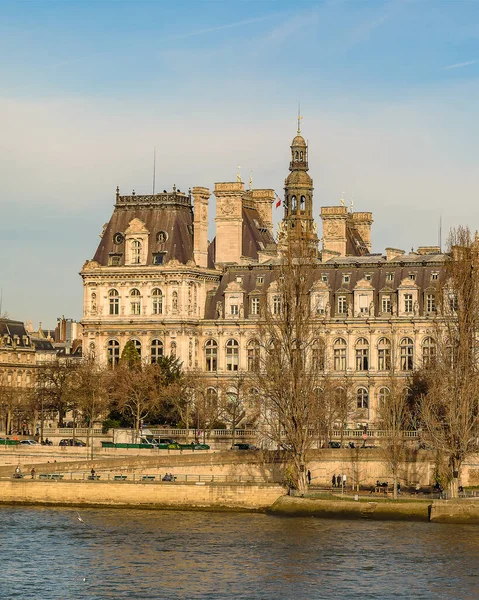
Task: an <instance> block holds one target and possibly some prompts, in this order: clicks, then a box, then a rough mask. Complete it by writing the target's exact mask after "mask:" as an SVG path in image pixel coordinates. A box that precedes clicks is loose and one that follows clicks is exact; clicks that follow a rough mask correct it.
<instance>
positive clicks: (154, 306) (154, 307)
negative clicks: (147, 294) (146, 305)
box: [151, 288, 163, 315]
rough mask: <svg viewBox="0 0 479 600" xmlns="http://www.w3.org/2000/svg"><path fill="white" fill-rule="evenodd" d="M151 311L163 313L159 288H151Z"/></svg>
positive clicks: (156, 313)
mask: <svg viewBox="0 0 479 600" xmlns="http://www.w3.org/2000/svg"><path fill="white" fill-rule="evenodd" d="M151 298H152V300H151V312H152V313H153V314H154V315H162V314H163V292H162V291H161V290H160V289H159V288H155V289H154V290H151Z"/></svg>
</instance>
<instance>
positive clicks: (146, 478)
mask: <svg viewBox="0 0 479 600" xmlns="http://www.w3.org/2000/svg"><path fill="white" fill-rule="evenodd" d="M172 475H173V478H174V479H173V480H171V481H170V480H166V481H163V477H164V476H165V472H164V471H160V470H157V471H148V472H147V473H130V472H128V471H95V475H93V476H92V475H91V473H90V472H68V473H61V472H58V471H56V472H53V473H47V472H41V471H38V472H37V473H36V474H35V477H34V478H32V477H31V475H30V474H29V473H24V474H23V477H22V479H25V480H28V481H48V482H57V481H77V482H78V481H85V482H94V483H105V482H106V483H108V482H110V483H118V482H122V483H123V482H125V483H127V482H129V483H175V482H177V483H277V482H276V481H274V480H273V478H272V477H260V476H255V475H209V474H207V475H196V474H183V473H177V474H175V473H173V474H172ZM1 479H11V477H1Z"/></svg>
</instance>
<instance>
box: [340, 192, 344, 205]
mask: <svg viewBox="0 0 479 600" xmlns="http://www.w3.org/2000/svg"><path fill="white" fill-rule="evenodd" d="M339 205H340V206H344V192H341V199H340V200H339Z"/></svg>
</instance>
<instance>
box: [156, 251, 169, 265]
mask: <svg viewBox="0 0 479 600" xmlns="http://www.w3.org/2000/svg"><path fill="white" fill-rule="evenodd" d="M165 255H166V252H154V253H153V264H154V265H162V264H163V263H164V260H165Z"/></svg>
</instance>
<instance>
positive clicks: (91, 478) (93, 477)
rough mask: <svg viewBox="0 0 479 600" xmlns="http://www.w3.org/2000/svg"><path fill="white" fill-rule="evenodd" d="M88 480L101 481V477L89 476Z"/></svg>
mask: <svg viewBox="0 0 479 600" xmlns="http://www.w3.org/2000/svg"><path fill="white" fill-rule="evenodd" d="M88 479H90V480H91V481H95V479H96V480H98V479H100V475H88Z"/></svg>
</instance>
